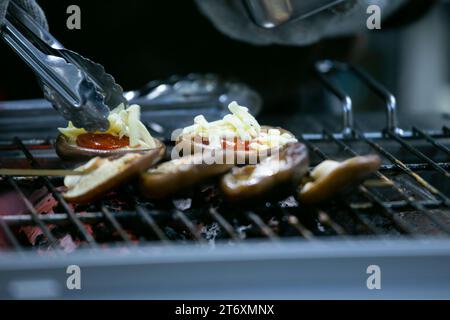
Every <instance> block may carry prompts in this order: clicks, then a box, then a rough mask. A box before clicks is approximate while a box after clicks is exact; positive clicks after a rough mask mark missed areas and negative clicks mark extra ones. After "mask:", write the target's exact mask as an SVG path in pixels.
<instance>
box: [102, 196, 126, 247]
mask: <svg viewBox="0 0 450 320" xmlns="http://www.w3.org/2000/svg"><path fill="white" fill-rule="evenodd" d="M101 210H102V212H103V214H104V215H105V217H106V219H108V221H109V223H110V224H111V225H112V226H113V228H114V229H116V231H117V233H118V234H119V236H120V237H121V238H122V240H123V241H124V242H125V243H126V244H127V245H132V244H133V243H132V242H131V239H130V237H129V236H128V233H127V232H126V231H125V230H124V229H123V228H122V226H121V225H120V223H119V222H118V221H117V219H116V218H114V216H113V215H112V214H111V212H110V211H109V210H108V208H106V207H105V206H104V205H102V206H101Z"/></svg>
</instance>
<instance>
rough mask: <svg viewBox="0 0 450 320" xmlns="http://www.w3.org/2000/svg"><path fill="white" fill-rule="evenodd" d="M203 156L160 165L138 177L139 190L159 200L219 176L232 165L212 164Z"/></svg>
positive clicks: (192, 156)
mask: <svg viewBox="0 0 450 320" xmlns="http://www.w3.org/2000/svg"><path fill="white" fill-rule="evenodd" d="M206 157H207V156H206V155H205V154H201V153H197V154H195V155H189V156H184V157H181V158H178V159H173V160H170V161H167V162H164V163H161V164H160V165H159V166H157V167H156V168H153V169H150V170H148V171H147V172H144V173H142V174H141V175H140V179H139V189H140V191H141V193H142V195H143V196H144V197H147V198H150V199H161V198H164V197H167V196H170V195H173V194H176V193H178V192H179V191H182V190H186V189H188V188H189V187H192V186H194V185H196V184H199V183H201V182H203V181H205V180H207V179H209V178H212V177H215V176H218V175H221V174H223V173H225V172H227V171H228V170H230V169H231V168H232V167H233V164H220V163H214V159H213V158H209V159H206Z"/></svg>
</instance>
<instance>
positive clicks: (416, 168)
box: [0, 60, 450, 252]
mask: <svg viewBox="0 0 450 320" xmlns="http://www.w3.org/2000/svg"><path fill="white" fill-rule="evenodd" d="M315 71H316V73H317V75H318V78H319V80H320V81H321V83H322V84H323V85H324V87H325V88H327V89H328V90H329V91H330V92H331V93H332V94H333V95H334V96H335V97H336V98H338V99H339V101H340V102H341V105H342V110H343V117H342V118H343V130H342V132H340V133H332V132H330V131H328V130H323V132H322V133H321V134H311V135H310V134H303V135H301V136H300V137H299V140H300V141H301V142H303V143H305V144H306V145H307V147H308V148H309V150H310V152H311V154H313V155H315V156H316V157H317V158H318V159H320V160H325V159H329V155H328V154H327V152H326V151H323V149H321V148H320V147H318V146H317V143H319V142H324V141H326V142H328V143H332V144H334V145H335V147H337V148H338V149H340V151H342V152H343V153H345V154H347V155H348V156H349V157H351V156H356V155H358V152H357V151H356V150H354V149H353V148H352V147H351V146H350V142H352V141H358V142H361V143H363V144H365V145H367V146H368V147H370V148H371V150H372V151H374V152H376V153H378V154H379V155H381V156H382V157H383V158H385V159H387V160H389V163H384V164H383V165H382V166H381V168H380V170H379V171H378V172H377V173H376V178H377V179H378V180H379V181H382V182H383V183H384V187H386V186H387V188H390V192H394V193H396V194H397V195H398V197H399V200H395V201H391V200H386V199H384V198H383V196H382V195H380V194H379V193H378V192H377V191H376V190H373V188H372V187H370V186H366V185H364V184H362V185H360V186H359V187H358V188H357V192H358V195H359V196H360V197H362V198H364V199H366V200H367V202H368V203H369V204H370V205H369V207H371V208H376V210H375V211H376V212H375V213H373V212H372V214H373V215H377V216H380V217H382V219H383V221H384V223H386V221H388V223H389V224H390V227H391V228H392V229H394V230H395V232H397V233H398V234H401V235H404V236H410V237H414V236H415V235H416V231H415V228H414V226H412V225H411V224H410V223H409V222H408V221H407V220H405V219H403V218H402V216H401V214H399V213H400V212H404V210H406V209H408V210H414V211H415V212H418V213H420V214H422V215H423V217H425V218H426V219H428V220H429V221H430V223H432V224H433V225H434V226H435V227H436V228H437V229H438V230H439V232H438V233H439V234H441V235H449V234H450V226H449V224H448V223H446V222H445V221H443V219H442V218H441V217H439V216H438V215H436V214H434V213H433V211H432V209H442V210H446V209H448V208H449V206H450V201H449V198H448V196H447V195H446V192H444V191H442V190H440V189H439V188H437V187H435V186H433V185H432V184H431V183H429V182H428V181H427V180H426V179H424V178H423V177H422V176H421V175H419V174H418V172H420V171H426V170H428V171H432V172H433V173H435V174H438V175H439V176H440V177H442V179H445V181H447V180H448V179H449V178H450V173H449V172H448V169H449V168H450V163H449V162H450V161H444V162H437V161H435V160H433V159H432V158H431V157H428V156H427V155H425V154H424V153H423V152H421V151H420V150H418V149H417V148H416V147H414V146H413V145H412V144H411V143H410V140H414V139H421V140H424V141H426V143H428V144H429V145H430V146H432V147H433V148H434V149H436V150H439V152H441V153H443V154H445V155H446V156H449V155H450V149H449V148H448V147H447V146H446V145H444V144H442V143H441V142H439V141H438V139H440V138H450V128H448V127H446V126H444V127H443V128H442V130H440V131H433V132H426V131H423V130H421V129H419V128H416V127H412V129H411V130H410V131H403V130H402V129H400V128H399V127H398V123H397V114H396V111H397V110H396V109H397V108H396V106H397V105H396V100H395V97H394V96H393V95H392V94H391V93H390V92H389V91H387V90H386V89H385V88H384V87H383V86H382V85H380V84H379V83H378V82H377V81H375V80H374V79H373V78H371V77H370V76H369V75H368V74H367V73H366V72H364V71H363V70H361V69H359V68H357V67H355V66H352V65H349V64H346V63H341V62H336V61H329V60H326V61H320V62H318V63H317V64H316V65H315ZM332 72H351V73H353V74H354V75H355V76H356V77H357V78H358V79H360V80H361V81H362V82H363V83H365V84H366V85H367V86H368V87H369V89H371V90H372V92H373V93H375V94H376V95H377V96H378V97H380V98H381V99H383V101H384V102H385V107H386V127H385V128H384V129H383V130H382V131H381V132H375V133H370V132H369V133H365V132H362V131H361V130H359V129H358V128H357V127H356V126H355V124H354V120H353V109H352V99H351V98H350V96H349V95H348V94H347V93H345V92H344V91H342V90H341V89H340V88H339V87H338V86H336V85H335V84H333V83H332V82H331V81H330V80H329V79H328V75H329V74H331V73H332ZM379 139H390V140H391V141H394V142H396V143H397V144H398V145H399V146H401V147H403V148H404V149H405V150H407V151H408V152H409V153H410V154H412V155H414V156H415V157H417V158H418V159H420V160H421V161H422V162H421V163H405V162H403V161H401V160H400V159H399V158H398V157H396V156H394V154H393V153H391V152H389V151H388V150H387V149H386V148H384V147H383V146H381V144H380V143H379V142H378V140H379ZM45 145H47V146H51V141H44V140H43V141H34V142H33V143H32V144H28V143H26V142H24V141H22V140H21V139H19V138H17V137H16V138H14V139H13V141H12V144H9V145H2V146H0V150H11V149H17V150H20V151H21V152H22V153H23V155H24V156H25V157H26V159H27V160H28V161H29V163H30V165H31V167H33V168H36V169H39V168H41V165H40V163H39V161H38V159H36V158H35V156H33V154H32V152H30V149H33V147H35V146H45ZM392 172H396V173H399V172H400V173H401V174H403V175H405V176H407V177H409V178H411V179H412V180H413V181H414V182H415V183H416V184H417V185H418V186H419V187H420V188H422V189H423V190H425V191H426V192H428V193H429V194H431V195H433V199H432V200H418V199H416V198H415V197H414V196H411V194H410V193H409V192H408V190H405V189H404V188H403V187H402V186H400V185H399V184H398V182H396V181H394V179H392V178H391V177H389V176H390V173H392ZM17 178H18V177H11V176H4V177H2V178H1V179H2V180H3V182H4V183H6V184H8V185H9V186H10V187H11V188H12V189H14V190H15V191H16V192H17V194H18V195H19V196H20V198H21V199H22V201H23V202H24V204H25V205H26V207H27V209H28V210H29V214H25V215H3V216H0V230H2V231H3V233H4V235H5V237H6V238H7V240H8V242H9V243H10V245H11V247H12V248H13V249H14V250H15V251H19V252H22V251H24V250H26V249H27V247H26V246H24V245H23V243H21V241H20V239H18V237H17V235H16V233H15V232H14V230H13V229H14V228H17V227H19V226H28V225H34V226H36V227H38V228H39V229H40V231H41V232H42V234H43V235H44V236H45V238H46V239H47V242H48V246H49V247H51V248H52V249H54V251H55V252H61V247H60V244H59V241H58V239H57V237H56V236H55V235H54V234H53V231H52V230H51V229H50V228H49V226H50V225H52V226H69V227H70V228H72V229H74V230H76V233H77V235H78V237H79V238H80V239H81V240H82V243H83V245H82V246H86V247H91V248H97V247H99V246H100V243H99V242H98V241H97V240H96V239H95V237H94V236H93V234H91V233H90V232H88V230H87V229H86V225H85V224H96V223H99V222H106V223H107V224H108V225H109V227H110V228H111V230H113V231H114V232H115V233H116V234H117V239H118V241H117V242H114V244H115V245H117V244H119V245H120V246H134V245H136V241H133V240H132V239H131V237H130V234H129V233H128V232H127V230H126V228H124V227H123V223H124V221H125V222H126V221H127V219H136V218H137V219H139V221H140V222H141V223H142V224H143V225H144V226H145V228H147V231H146V232H149V233H151V236H150V237H149V239H151V240H158V241H160V242H161V243H162V244H170V243H171V242H172V240H171V239H170V237H169V236H168V235H167V230H165V229H164V225H165V222H163V223H161V222H160V221H168V220H169V221H172V222H173V221H176V222H177V224H178V225H181V228H182V229H184V230H185V231H186V234H187V235H188V236H187V238H189V239H190V240H193V241H196V242H199V243H206V242H207V239H205V237H204V235H203V234H202V232H201V230H199V228H198V226H197V225H196V222H195V221H194V220H195V219H193V218H192V217H191V216H190V214H189V213H186V212H183V210H180V209H177V208H171V209H170V210H167V209H159V208H158V207H157V206H152V207H153V208H151V209H149V208H148V206H146V205H144V204H143V203H142V200H141V199H139V197H138V196H136V195H135V194H136V192H135V191H134V190H133V187H132V186H128V191H129V194H130V195H131V199H132V201H133V205H132V206H133V208H134V210H128V211H124V210H118V211H113V210H111V208H109V207H108V206H107V205H106V204H105V203H101V204H100V205H99V210H98V211H88V212H81V213H80V212H76V211H75V210H74V209H73V208H72V207H71V206H70V205H69V204H68V203H67V202H66V201H65V200H64V198H63V196H62V194H61V192H60V191H58V188H57V186H56V185H55V184H54V182H53V181H52V179H51V178H49V177H37V178H36V180H38V181H39V182H40V183H41V184H42V185H43V186H45V187H46V188H47V189H48V190H49V192H51V193H52V194H53V196H54V198H55V199H56V201H57V202H58V204H59V207H60V208H62V212H57V213H54V214H39V213H38V211H37V210H36V208H35V207H34V205H33V203H32V202H31V200H30V199H29V198H27V196H26V194H25V192H24V191H23V190H22V188H21V185H20V180H18V179H17ZM335 202H337V203H339V206H340V208H346V212H347V213H348V214H349V217H350V219H351V221H353V222H354V223H355V224H357V225H358V227H359V228H360V230H362V232H361V233H362V234H371V235H380V234H383V231H380V227H379V226H377V225H376V223H374V221H373V219H372V218H369V217H368V216H367V214H364V213H363V211H364V209H365V208H363V207H361V206H357V205H355V204H354V203H352V201H351V200H349V199H348V197H343V198H340V199H338V200H336V201H335ZM298 208H299V207H294V209H292V208H289V207H288V208H286V207H283V206H278V207H277V208H276V209H275V210H276V211H277V214H278V215H279V216H280V219H279V221H283V223H285V224H286V225H288V226H289V228H290V231H293V232H294V233H295V236H298V237H300V238H303V239H305V240H308V241H315V240H319V239H320V237H319V236H318V235H317V232H315V231H314V230H311V228H310V227H309V226H307V223H304V221H303V220H304V212H301V211H303V209H302V208H300V209H298ZM296 210H297V211H296ZM308 212H309V213H310V214H312V215H313V219H315V220H316V221H317V222H318V223H319V224H320V225H321V226H322V228H326V229H327V230H328V233H329V234H332V235H338V236H342V237H348V236H351V235H355V234H359V232H355V231H354V229H353V228H349V227H348V225H345V223H341V221H340V220H339V219H338V218H337V217H336V214H334V213H332V212H330V211H327V210H326V209H324V208H323V207H321V206H319V207H314V208H308ZM240 214H242V215H243V219H244V220H246V222H247V223H248V224H249V225H251V228H252V229H253V231H254V232H255V233H256V234H258V237H262V238H265V239H267V240H268V241H272V242H277V241H279V240H280V236H279V234H278V232H276V231H275V230H276V228H274V227H273V226H271V225H270V224H271V221H267V219H265V218H264V215H263V214H259V213H258V211H257V210H254V209H248V210H247V209H245V210H242V212H241V213H240ZM201 215H202V216H203V217H207V218H208V219H209V220H211V221H213V222H214V223H216V224H217V226H219V228H220V229H221V230H222V236H223V238H224V239H226V240H227V241H231V242H240V241H242V240H243V237H242V233H241V232H240V231H239V230H238V229H237V227H236V224H235V223H234V222H233V221H232V219H229V218H227V214H226V213H222V212H219V210H217V208H216V207H214V206H212V205H209V206H205V208H204V210H203V213H202V214H201ZM351 229H352V230H351ZM101 245H104V244H103V243H102V244H101Z"/></svg>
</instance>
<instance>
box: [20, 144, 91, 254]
mask: <svg viewBox="0 0 450 320" xmlns="http://www.w3.org/2000/svg"><path fill="white" fill-rule="evenodd" d="M14 142H15V143H16V145H17V146H19V148H20V149H21V150H22V152H23V153H24V155H25V157H26V158H27V159H28V160H29V161H30V164H31V166H32V167H33V168H36V169H40V168H41V166H40V164H39V163H38V162H37V161H36V159H35V158H34V157H33V155H32V154H31V152H30V151H29V150H28V149H27V147H26V146H25V145H24V144H23V143H22V141H21V140H20V139H19V138H17V137H16V138H14ZM42 180H43V181H44V184H45V185H46V186H47V188H48V189H49V190H50V191H51V193H52V194H53V196H54V197H55V198H56V200H57V201H58V203H59V204H61V205H62V207H63V208H64V210H65V211H66V212H67V214H68V215H69V218H70V220H71V221H72V222H73V224H74V225H75V226H76V227H77V230H78V231H79V232H80V234H81V235H82V236H83V238H84V239H85V240H86V241H87V242H88V243H89V244H90V245H91V246H96V242H95V239H94V237H92V236H91V235H90V234H89V233H88V232H87V230H86V228H85V227H84V226H83V224H82V223H81V222H80V220H79V219H78V218H77V216H76V214H75V212H74V211H73V210H72V208H71V207H70V206H69V204H68V203H67V202H66V200H64V198H63V196H62V195H61V193H60V192H59V191H58V190H57V189H56V187H55V186H54V185H53V184H52V182H51V181H50V179H49V178H48V177H42Z"/></svg>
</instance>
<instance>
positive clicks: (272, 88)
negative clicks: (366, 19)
mask: <svg viewBox="0 0 450 320" xmlns="http://www.w3.org/2000/svg"><path fill="white" fill-rule="evenodd" d="M431 2H432V1H425V2H424V1H422V4H425V6H423V7H421V8H419V7H417V6H416V7H415V10H412V12H409V11H407V9H405V10H403V12H402V14H401V15H400V16H399V17H401V19H399V18H395V19H392V20H393V21H394V22H395V23H396V24H399V22H401V23H400V24H402V25H403V24H404V22H405V21H403V20H408V19H407V17H414V18H416V15H417V13H424V12H425V11H426V10H425V8H426V7H428V6H429V4H430V3H431ZM39 3H40V4H41V6H42V7H43V8H44V11H45V12H46V14H47V18H48V21H49V25H50V31H51V33H52V34H53V35H54V36H55V37H56V38H57V39H59V40H60V41H61V42H62V43H63V44H64V45H65V46H66V47H67V48H70V49H72V50H75V51H77V52H79V53H81V54H82V55H84V56H86V57H89V58H91V59H93V60H94V61H97V62H99V63H101V64H103V65H104V66H105V68H106V69H107V71H108V72H109V73H111V74H112V75H114V77H115V78H116V80H117V81H118V82H119V83H120V84H121V85H122V86H123V87H124V89H126V90H129V89H137V88H139V87H140V86H142V85H144V84H145V83H146V82H148V81H149V80H152V79H164V78H167V77H168V76H170V75H173V74H187V73H190V72H213V73H217V74H220V75H222V76H224V77H232V78H235V79H238V80H240V81H243V82H246V83H248V84H249V85H251V86H252V87H254V88H255V89H256V90H258V91H259V92H260V93H261V94H262V95H263V97H264V101H265V104H266V105H269V106H273V105H277V106H281V105H292V103H295V104H297V105H299V104H301V101H302V98H301V96H302V94H303V93H304V92H305V91H310V90H314V89H312V87H313V86H312V85H311V83H312V82H313V80H312V79H311V77H310V76H311V74H310V72H309V71H310V68H311V64H312V63H313V62H314V61H316V60H318V59H321V58H325V57H326V58H333V59H339V60H348V61H352V62H354V63H357V64H362V65H364V66H365V67H367V68H369V70H370V71H371V73H372V74H374V76H376V77H377V78H378V79H380V80H382V81H383V82H384V83H385V84H387V85H388V86H389V87H390V88H392V89H393V90H395V88H396V79H395V74H396V73H397V70H396V65H395V52H396V46H397V43H396V41H395V35H393V34H392V33H390V31H389V30H391V29H390V28H388V24H386V25H385V26H386V28H384V29H387V30H388V31H383V32H374V33H373V34H372V35H371V36H367V35H359V36H352V37H343V38H337V39H332V40H324V41H321V42H320V43H317V44H315V45H312V46H308V47H289V46H264V47H259V46H253V45H249V44H246V43H241V42H237V41H235V40H232V39H230V38H228V37H226V36H225V35H223V34H221V33H220V32H219V31H217V30H216V29H215V28H214V27H213V25H212V24H211V23H210V22H209V21H208V20H207V19H206V17H204V16H203V15H202V14H201V13H200V11H199V10H198V9H197V7H196V5H195V3H194V2H193V1H190V0H185V1H143V0H127V1H123V0H121V1H118V0H113V1H92V0H90V1H88V0H78V1H74V0H70V1H69V0H58V1H55V0H41V1H39ZM427 3H428V5H427ZM70 4H77V5H79V6H80V8H81V17H82V18H81V30H68V29H67V28H66V19H67V17H68V14H66V8H67V7H68V6H69V5H70ZM408 10H409V9H408ZM401 28H404V26H402V27H400V29H401ZM395 30H399V29H398V28H397V29H395ZM371 37H372V38H371ZM380 42H381V43H387V44H389V50H386V47H385V45H380ZM0 66H1V75H2V76H1V77H0V100H11V99H26V98H34V97H41V96H42V94H41V91H40V89H39V87H38V86H37V84H36V82H35V79H34V76H33V74H32V73H31V72H30V70H29V69H28V68H27V67H26V66H25V65H24V64H23V62H22V61H21V60H20V59H19V58H18V57H16V56H15V55H14V54H13V53H12V51H11V50H10V49H9V48H8V47H7V46H6V45H5V44H4V43H0ZM308 108H311V106H309V107H308Z"/></svg>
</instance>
